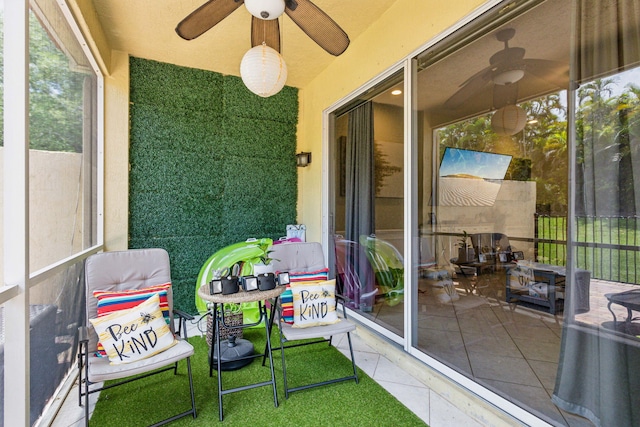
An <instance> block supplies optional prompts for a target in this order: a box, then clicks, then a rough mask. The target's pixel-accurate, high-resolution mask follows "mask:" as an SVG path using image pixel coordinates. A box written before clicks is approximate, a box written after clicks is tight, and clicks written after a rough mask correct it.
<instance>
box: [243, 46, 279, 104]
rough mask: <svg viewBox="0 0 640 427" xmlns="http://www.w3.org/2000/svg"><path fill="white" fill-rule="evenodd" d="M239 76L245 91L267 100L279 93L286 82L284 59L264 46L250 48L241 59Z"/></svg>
mask: <svg viewBox="0 0 640 427" xmlns="http://www.w3.org/2000/svg"><path fill="white" fill-rule="evenodd" d="M240 76H241V77H242V82H243V83H244V84H245V86H246V87H247V89H249V90H250V91H251V92H253V93H255V94H256V95H258V96H261V97H263V98H267V97H269V96H272V95H275V94H276V93H278V92H280V90H282V88H283V87H284V84H285V82H286V81H287V64H285V62H284V58H282V56H281V55H280V54H279V53H278V52H276V51H275V50H274V49H272V48H270V47H269V46H267V45H266V44H261V45H259V46H255V47H252V48H251V49H249V51H248V52H247V53H245V55H244V56H243V57H242V61H241V62H240Z"/></svg>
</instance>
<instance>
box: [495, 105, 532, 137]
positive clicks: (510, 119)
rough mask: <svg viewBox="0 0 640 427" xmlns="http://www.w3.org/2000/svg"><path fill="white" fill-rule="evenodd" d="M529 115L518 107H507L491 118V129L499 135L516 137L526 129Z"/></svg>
mask: <svg viewBox="0 0 640 427" xmlns="http://www.w3.org/2000/svg"><path fill="white" fill-rule="evenodd" d="M526 122H527V113H526V111H524V110H523V109H522V108H521V107H518V106H517V105H505V106H504V107H502V108H500V109H498V110H497V111H496V112H495V113H493V116H492V117H491V127H492V128H493V131H494V132H495V133H497V134H498V135H515V134H516V133H518V132H520V131H521V130H522V129H524V125H525V124H526Z"/></svg>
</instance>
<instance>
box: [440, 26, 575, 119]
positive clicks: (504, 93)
mask: <svg viewBox="0 0 640 427" xmlns="http://www.w3.org/2000/svg"><path fill="white" fill-rule="evenodd" d="M515 34H516V30H515V29H513V28H505V29H502V30H500V31H498V32H497V33H496V39H497V40H498V41H500V42H503V43H504V49H502V50H500V51H498V52H496V53H494V54H493V55H491V57H490V58H489V66H488V67H486V68H484V69H482V70H481V71H479V72H477V73H476V74H474V75H473V76H471V77H469V78H468V79H467V80H466V81H465V82H464V83H462V84H461V85H460V86H461V88H460V89H459V90H458V91H457V92H456V93H454V94H453V96H451V97H450V98H449V99H448V100H447V101H446V102H445V103H444V106H445V107H446V108H450V109H455V108H458V107H460V106H462V105H463V104H464V103H465V102H466V101H467V100H468V99H469V98H471V97H473V96H475V95H477V94H478V93H480V92H482V91H483V90H484V89H486V88H488V87H490V86H492V89H493V91H492V92H493V107H494V108H501V107H504V106H505V105H515V104H516V102H517V101H518V85H519V84H520V83H522V82H521V80H522V79H528V78H529V77H531V76H533V77H537V78H540V79H542V80H544V81H546V82H547V83H550V84H551V85H552V86H554V87H556V88H558V89H562V88H564V87H565V86H566V85H567V82H568V76H567V73H566V70H567V69H568V67H567V66H566V64H563V63H561V62H557V61H550V60H546V59H530V58H525V57H524V56H525V49H524V48H521V47H510V46H509V40H511V39H512V38H513V36H515Z"/></svg>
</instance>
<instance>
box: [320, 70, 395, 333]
mask: <svg viewBox="0 0 640 427" xmlns="http://www.w3.org/2000/svg"><path fill="white" fill-rule="evenodd" d="M403 90H404V86H403V78H402V72H398V73H396V74H394V75H393V76H391V77H390V78H388V79H386V80H385V81H384V82H383V83H381V84H379V85H378V86H377V87H376V88H375V90H374V91H373V92H372V95H371V96H369V97H367V98H366V99H358V100H357V101H355V102H353V103H352V104H350V105H349V106H347V107H345V108H343V109H342V110H341V111H339V112H337V113H336V114H335V117H334V123H335V126H334V129H335V132H334V138H333V141H332V144H333V145H332V152H333V153H334V156H333V159H334V163H333V170H334V173H335V179H334V181H335V185H334V192H333V193H334V194H333V198H334V200H335V203H334V206H333V217H334V218H335V221H334V229H333V230H332V236H333V246H334V250H335V260H336V265H335V267H336V276H337V278H338V282H339V285H340V286H341V287H342V291H343V293H344V295H345V296H347V297H348V298H349V300H350V301H349V303H348V305H349V307H350V308H351V309H353V310H355V311H356V312H357V313H358V314H360V315H362V316H363V317H364V318H366V319H369V320H371V321H373V322H374V323H376V324H378V325H380V326H381V327H382V328H384V329H386V330H388V331H390V332H391V333H392V334H395V335H397V336H403V335H404V308H405V305H404V291H405V280H404V257H403V252H404V239H405V232H404V225H403V221H404V205H405V203H404V202H405V201H404V196H403V194H404V178H403V173H404V96H403Z"/></svg>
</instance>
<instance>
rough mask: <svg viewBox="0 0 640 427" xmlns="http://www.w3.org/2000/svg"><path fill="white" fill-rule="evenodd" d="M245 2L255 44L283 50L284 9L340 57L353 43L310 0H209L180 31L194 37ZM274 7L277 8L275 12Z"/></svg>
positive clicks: (182, 22)
mask: <svg viewBox="0 0 640 427" xmlns="http://www.w3.org/2000/svg"><path fill="white" fill-rule="evenodd" d="M243 3H244V4H245V6H246V7H247V9H248V10H249V12H250V13H251V14H252V15H253V16H252V20H251V46H252V47H255V46H258V45H261V44H262V43H265V44H266V45H267V46H269V47H271V48H272V49H275V50H276V51H278V52H280V27H279V24H278V19H277V18H278V16H280V14H282V13H283V12H285V13H286V14H287V15H288V16H289V17H290V18H291V19H292V20H293V22H295V23H296V24H297V25H298V27H300V28H301V29H302V31H304V32H305V33H306V34H307V35H308V36H309V37H310V38H311V39H312V40H313V41H314V42H316V43H317V44H318V45H319V46H320V47H322V48H323V49H324V50H326V51H327V52H328V53H330V54H331V55H334V56H338V55H340V54H341V53H343V52H344V51H345V50H346V49H347V47H348V46H349V37H348V36H347V33H345V32H344V30H343V29H342V28H340V26H339V25H338V24H336V23H335V21H334V20H333V19H331V18H330V17H329V15H327V14H326V13H324V12H323V11H322V10H320V8H318V6H316V5H315V4H313V3H312V2H311V1H309V0H269V1H265V0H246V1H245V0H209V1H207V2H206V3H205V4H203V5H202V6H200V7H199V8H197V9H196V10H194V11H193V12H192V13H190V14H189V15H188V16H187V17H186V18H184V19H183V20H182V21H180V23H179V24H178V26H177V27H176V32H177V33H178V35H179V36H180V37H182V38H183V39H185V40H193V39H195V38H196V37H198V36H200V35H202V34H203V33H205V32H206V31H208V30H209V29H211V28H212V27H214V26H215V25H216V24H218V23H219V22H220V21H222V20H223V19H224V18H226V17H227V16H229V15H230V14H231V13H232V12H233V11H235V10H236V9H237V8H239V7H240V6H241V5H242V4H243ZM267 4H268V5H267ZM272 7H273V8H275V12H274V11H273V10H272Z"/></svg>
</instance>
